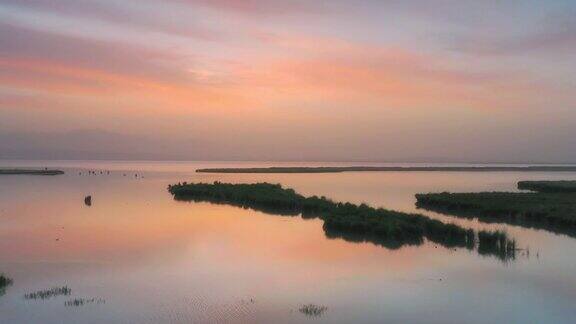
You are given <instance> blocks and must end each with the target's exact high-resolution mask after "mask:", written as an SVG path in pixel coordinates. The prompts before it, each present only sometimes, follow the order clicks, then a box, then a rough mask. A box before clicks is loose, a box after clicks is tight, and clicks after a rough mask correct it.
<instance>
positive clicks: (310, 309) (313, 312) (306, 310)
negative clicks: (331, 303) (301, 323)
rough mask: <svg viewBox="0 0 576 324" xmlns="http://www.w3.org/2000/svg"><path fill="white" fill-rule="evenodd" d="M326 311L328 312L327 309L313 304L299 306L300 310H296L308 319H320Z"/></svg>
mask: <svg viewBox="0 0 576 324" xmlns="http://www.w3.org/2000/svg"><path fill="white" fill-rule="evenodd" d="M327 310H328V307H326V306H320V305H315V304H306V305H302V306H300V308H298V311H299V312H300V313H302V314H304V315H306V316H308V317H320V316H322V315H323V314H324V313H325V312H326V311H327Z"/></svg>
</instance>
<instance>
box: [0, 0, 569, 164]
mask: <svg viewBox="0 0 576 324" xmlns="http://www.w3.org/2000/svg"><path fill="white" fill-rule="evenodd" d="M574 17H576V5H574V4H573V3H572V4H571V3H570V1H560V0H557V1H547V2H543V1H509V2H505V3H504V2H496V1H482V2H479V1H472V0H464V1H452V0H440V1H437V2H436V1H435V2H434V6H431V5H430V2H428V1H395V0H390V1H370V0H360V1H347V0H335V1H276V0H251V1H250V0H247V1H239V0H216V1H211V0H170V1H160V0H142V1H120V0H105V1H87V0H77V1H72V0H60V1H48V0H6V1H3V2H2V3H1V4H0V116H1V118H0V158H82V159H83V158H88V159H89V158H106V157H109V158H154V159H241V160H244V159H256V160H259V159H271V160H337V161H346V160H348V161H362V160H369V161H444V162H448V161H454V162H465V161H469V162H476V161H481V162H576V150H574V148H575V145H576V140H574V138H576V127H575V126H576V111H574V108H576V107H575V104H576V99H575V97H574V95H573V94H572V89H574V86H576V77H575V75H576V73H575V72H576V63H574V62H576V60H575V59H574V57H575V56H574V54H575V53H576V20H575V19H574Z"/></svg>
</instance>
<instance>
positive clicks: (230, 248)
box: [0, 161, 576, 323]
mask: <svg viewBox="0 0 576 324" xmlns="http://www.w3.org/2000/svg"><path fill="white" fill-rule="evenodd" d="M9 165H19V166H25V165H27V166H53V167H60V168H62V169H64V170H65V171H66V174H65V175H63V176H55V177H42V176H2V177H0V273H4V274H6V275H7V276H8V277H10V278H12V279H13V280H14V283H13V285H12V286H9V287H8V288H7V289H6V291H5V294H4V295H3V296H0V323H222V322H224V323H236V322H241V323H270V322H276V323H300V322H310V323H487V322H492V323H573V322H574V318H576V307H574V302H575V301H576V239H573V238H569V237H566V236H562V235H555V234H552V233H549V232H546V231H540V230H530V229H523V228H520V227H515V226H508V225H500V224H484V223H478V222H476V221H472V220H462V219H456V218H452V217H448V216H442V215H438V214H434V213H430V212H425V211H422V210H417V209H416V208H415V206H414V202H415V199H414V194H415V193H418V192H431V191H481V190H515V183H516V182H517V181H518V180H528V179H576V173H569V172H566V173H544V172H542V173H514V172H507V173H503V172H498V173H471V172H453V173H440V172H434V173H432V172H405V173H395V172H373V173H336V174H288V175H282V174H269V175H266V174H252V175H251V174H244V175H241V174H225V175H217V174H196V173H194V170H195V169H196V168H200V167H225V166H246V167H248V166H264V165H266V163H150V162H130V163H127V162H66V161H62V162H55V161H54V162H22V161H20V162H14V161H3V162H2V161H0V166H9ZM275 165H278V163H275ZM306 165H311V163H307V164H306ZM323 165H326V163H323ZM336 165H342V164H341V163H340V164H336ZM88 169H91V170H110V174H109V175H108V174H106V172H105V173H104V174H103V175H100V174H98V175H90V176H88V175H86V170H88ZM79 172H82V173H83V174H82V175H79ZM124 174H126V175H125V176H124ZM135 174H137V175H138V177H135ZM214 180H219V181H224V182H257V181H268V182H275V183H282V184H283V185H285V186H288V187H292V188H294V189H295V190H296V191H298V192H300V193H302V194H304V195H312V194H316V195H326V196H328V197H330V198H333V199H335V200H339V201H351V202H355V203H360V202H367V203H369V204H371V205H373V206H385V207H387V208H391V209H397V210H402V211H408V212H415V211H418V212H420V213H423V214H426V215H429V216H431V217H436V218H439V219H441V220H443V221H452V222H455V223H458V224H460V225H462V226H465V227H471V228H476V229H479V228H489V229H505V230H506V231H507V232H508V234H510V235H511V236H512V237H513V238H514V239H516V241H517V242H518V246H519V247H521V248H528V249H529V251H530V253H529V254H528V253H526V252H525V251H521V252H519V253H518V255H517V258H516V260H514V261H511V262H508V263H503V262H501V261H500V260H498V259H496V258H493V257H484V256H480V255H478V254H476V253H475V252H473V251H468V250H465V249H456V250H453V249H452V250H451V249H446V248H443V247H440V246H436V245H435V244H431V243H430V244H424V245H422V246H418V247H404V248H401V249H399V250H387V249H385V248H383V247H379V246H375V245H373V244H370V243H351V242H346V241H344V240H340V239H327V238H326V236H325V234H324V231H323V230H322V222H321V221H319V220H303V219H301V218H299V217H286V216H273V215H268V214H264V213H260V212H255V211H251V210H243V209H240V208H235V207H231V206H225V205H211V204H208V203H187V202H176V201H174V200H173V199H172V197H171V196H170V195H169V194H168V192H167V191H166V187H167V185H168V184H170V183H175V182H179V181H188V182H193V181H210V182H212V181H214ZM88 194H90V195H92V197H93V204H92V206H91V207H87V206H85V205H84V201H83V200H84V196H85V195H88ZM59 286H67V287H69V288H70V289H71V294H70V295H69V296H56V297H53V298H49V299H26V298H24V295H25V294H27V293H31V292H35V291H38V290H44V289H50V288H52V287H59ZM0 294H1V293H0ZM77 298H86V299H88V300H91V299H92V298H94V301H93V302H91V303H87V304H84V305H81V306H66V305H65V303H66V302H67V301H69V300H73V299H77ZM309 303H314V304H317V305H323V306H326V307H328V309H327V311H326V312H325V313H323V314H322V315H321V316H319V317H308V316H306V315H304V314H302V313H301V312H299V308H300V307H301V306H302V305H304V304H309Z"/></svg>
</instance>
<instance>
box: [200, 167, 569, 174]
mask: <svg viewBox="0 0 576 324" xmlns="http://www.w3.org/2000/svg"><path fill="white" fill-rule="evenodd" d="M196 172H198V173H340V172H576V166H522V167H520V166H519V167H515V166H502V167H500V166H486V167H482V166H478V167H474V166H471V167H460V166H459V167H441V166H438V167H434V166H428V167H400V166H398V167H395V166H386V167H369V166H352V167H267V168H205V169H197V170H196Z"/></svg>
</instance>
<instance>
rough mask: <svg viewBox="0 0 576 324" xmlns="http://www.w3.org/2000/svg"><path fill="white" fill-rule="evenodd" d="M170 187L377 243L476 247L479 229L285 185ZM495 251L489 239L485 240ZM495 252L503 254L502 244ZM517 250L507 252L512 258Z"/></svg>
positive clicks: (185, 195)
mask: <svg viewBox="0 0 576 324" xmlns="http://www.w3.org/2000/svg"><path fill="white" fill-rule="evenodd" d="M168 190H169V191H170V193H172V195H173V196H174V198H175V199H177V200H184V201H207V202H212V203H219V204H229V205H234V206H239V207H242V208H250V209H254V210H258V211H262V212H266V213H269V214H281V215H294V216H296V215H302V217H304V218H319V219H321V220H323V221H324V225H323V228H324V231H325V232H326V235H327V237H329V238H342V239H345V240H347V241H352V242H371V243H374V244H378V245H382V246H385V247H387V248H390V249H396V248H400V247H402V246H405V245H419V244H422V243H423V242H424V239H428V240H430V241H432V242H435V243H438V244H441V245H443V246H446V247H462V248H468V249H473V248H475V247H476V246H477V237H476V233H475V232H474V231H473V230H471V229H465V228H462V227H460V226H457V225H455V224H445V223H442V222H440V221H438V220H434V219H431V218H429V217H426V216H423V215H419V214H408V213H403V212H398V211H393V210H388V209H384V208H373V207H370V206H368V205H366V204H360V205H355V204H351V203H341V202H334V201H332V200H330V199H328V198H326V197H318V196H312V197H304V196H302V195H300V194H298V193H296V192H295V191H294V190H293V189H288V188H283V187H282V186H281V185H279V184H270V183H255V184H230V183H221V182H214V183H211V184H208V183H190V184H189V183H178V184H175V185H170V186H169V187H168ZM483 246H484V247H485V248H486V250H485V251H489V250H490V247H489V245H488V244H484V245H483ZM492 248H493V255H495V256H498V257H501V254H500V253H499V252H500V250H499V246H498V245H494V246H493V247H492ZM511 258H513V255H508V256H506V257H505V259H506V260H509V259H511Z"/></svg>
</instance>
